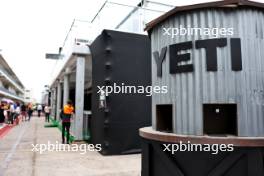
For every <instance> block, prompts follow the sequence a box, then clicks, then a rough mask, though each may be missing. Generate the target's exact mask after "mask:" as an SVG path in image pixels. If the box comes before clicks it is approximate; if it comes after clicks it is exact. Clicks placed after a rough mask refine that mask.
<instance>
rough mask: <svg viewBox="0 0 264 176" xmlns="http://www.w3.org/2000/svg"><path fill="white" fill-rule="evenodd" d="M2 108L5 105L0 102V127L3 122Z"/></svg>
mask: <svg viewBox="0 0 264 176" xmlns="http://www.w3.org/2000/svg"><path fill="white" fill-rule="evenodd" d="M4 106H5V104H4V103H3V102H1V106H0V127H1V126H2V125H3V124H4V122H5V114H4V110H5V109H4Z"/></svg>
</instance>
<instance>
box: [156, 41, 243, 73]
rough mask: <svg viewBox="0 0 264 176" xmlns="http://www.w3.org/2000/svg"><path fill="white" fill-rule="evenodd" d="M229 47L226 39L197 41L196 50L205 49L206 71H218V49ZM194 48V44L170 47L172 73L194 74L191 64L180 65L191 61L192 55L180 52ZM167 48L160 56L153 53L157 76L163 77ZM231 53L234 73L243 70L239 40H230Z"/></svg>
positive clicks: (184, 43) (180, 44)
mask: <svg viewBox="0 0 264 176" xmlns="http://www.w3.org/2000/svg"><path fill="white" fill-rule="evenodd" d="M226 45H227V39H226V38H218V39H206V40H197V41H195V47H196V49H200V48H204V49H205V53H206V70H207V71H217V48H218V47H225V46H226ZM192 48H193V42H192V41H188V42H183V43H177V44H172V45H170V46H169V54H170V55H169V57H170V58H169V63H170V73H171V74H177V73H186V72H193V70H194V66H193V64H191V63H188V64H184V65H183V64H179V63H181V62H187V61H190V60H191V56H190V53H185V54H179V52H180V51H183V50H189V49H192ZM166 53H167V47H164V48H162V50H161V52H160V54H159V52H158V51H155V52H154V53H153V57H154V59H155V61H156V64H157V76H158V77H162V63H163V61H164V60H165V58H166ZM230 53H231V68H232V70H233V71H241V70H242V58H241V42H240V39H239V38H231V39H230Z"/></svg>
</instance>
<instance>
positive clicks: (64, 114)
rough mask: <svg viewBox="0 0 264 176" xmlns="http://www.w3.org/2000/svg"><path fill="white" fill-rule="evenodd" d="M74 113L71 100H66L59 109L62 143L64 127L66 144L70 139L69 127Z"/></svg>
mask: <svg viewBox="0 0 264 176" xmlns="http://www.w3.org/2000/svg"><path fill="white" fill-rule="evenodd" d="M73 113H74V107H73V105H72V101H70V100H69V101H68V102H67V104H66V105H64V106H63V109H62V111H61V115H60V117H61V120H62V143H63V144H64V143H65V129H66V132H67V144H69V139H70V127H71V118H72V115H73Z"/></svg>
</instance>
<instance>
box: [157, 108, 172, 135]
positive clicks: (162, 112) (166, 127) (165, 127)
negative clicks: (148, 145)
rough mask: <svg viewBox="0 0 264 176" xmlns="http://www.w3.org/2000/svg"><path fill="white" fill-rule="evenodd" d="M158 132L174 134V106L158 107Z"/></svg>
mask: <svg viewBox="0 0 264 176" xmlns="http://www.w3.org/2000/svg"><path fill="white" fill-rule="evenodd" d="M156 118H157V130H158V131H164V132H169V133H170V132H172V105H171V104H166V105H157V106H156Z"/></svg>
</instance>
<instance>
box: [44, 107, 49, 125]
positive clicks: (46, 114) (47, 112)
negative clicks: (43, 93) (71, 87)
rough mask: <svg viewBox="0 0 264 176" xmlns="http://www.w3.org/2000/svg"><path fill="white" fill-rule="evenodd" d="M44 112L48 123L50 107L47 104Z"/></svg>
mask: <svg viewBox="0 0 264 176" xmlns="http://www.w3.org/2000/svg"><path fill="white" fill-rule="evenodd" d="M44 112H45V122H48V123H49V118H50V107H49V105H46V106H45V108H44Z"/></svg>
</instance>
